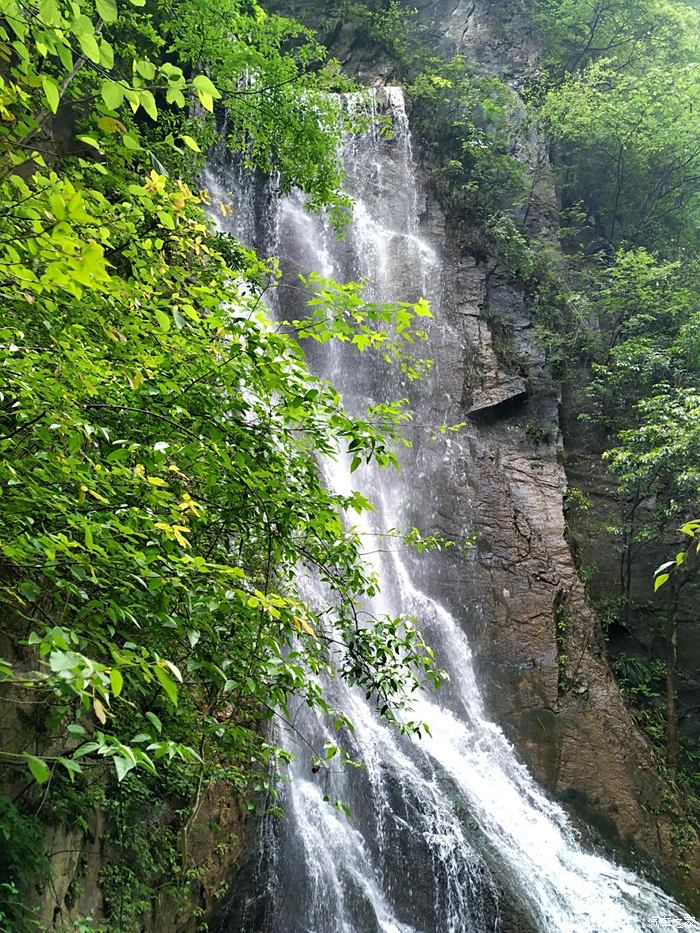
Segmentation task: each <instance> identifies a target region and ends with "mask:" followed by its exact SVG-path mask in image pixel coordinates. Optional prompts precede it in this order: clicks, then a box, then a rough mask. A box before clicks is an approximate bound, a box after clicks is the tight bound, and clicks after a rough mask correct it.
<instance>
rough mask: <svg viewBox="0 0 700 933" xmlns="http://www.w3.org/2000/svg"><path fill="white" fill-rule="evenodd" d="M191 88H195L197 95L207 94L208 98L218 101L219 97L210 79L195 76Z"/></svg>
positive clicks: (203, 76) (205, 76)
mask: <svg viewBox="0 0 700 933" xmlns="http://www.w3.org/2000/svg"><path fill="white" fill-rule="evenodd" d="M192 86H193V87H194V88H196V90H197V92H198V93H200V92H201V93H204V94H207V95H208V96H209V97H213V98H214V100H218V99H219V98H220V97H221V94H220V92H219V91H218V90H217V88H216V85H215V84H213V83H212V81H211V78H208V77H207V75H197V76H196V77H195V78H194V79H193V80H192Z"/></svg>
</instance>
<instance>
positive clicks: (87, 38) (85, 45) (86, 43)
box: [78, 33, 100, 65]
mask: <svg viewBox="0 0 700 933" xmlns="http://www.w3.org/2000/svg"><path fill="white" fill-rule="evenodd" d="M78 42H79V43H80V48H81V49H82V52H83V55H85V57H86V58H89V59H90V61H91V62H94V63H95V64H96V65H99V63H100V47H99V45H98V44H97V39H96V38H95V37H94V36H93V35H91V34H90V33H83V34H82V35H80V36H78Z"/></svg>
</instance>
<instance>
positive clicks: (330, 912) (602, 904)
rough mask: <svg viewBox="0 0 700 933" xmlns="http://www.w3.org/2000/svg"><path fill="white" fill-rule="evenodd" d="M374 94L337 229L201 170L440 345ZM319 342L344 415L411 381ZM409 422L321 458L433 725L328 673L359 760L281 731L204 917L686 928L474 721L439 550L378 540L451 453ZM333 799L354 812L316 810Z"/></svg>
mask: <svg viewBox="0 0 700 933" xmlns="http://www.w3.org/2000/svg"><path fill="white" fill-rule="evenodd" d="M370 102H371V106H372V107H373V108H375V109H382V110H383V111H384V112H388V113H389V114H390V115H391V117H392V119H393V125H394V135H393V138H391V139H387V138H385V137H384V136H382V135H380V134H379V133H377V132H376V131H372V130H370V131H368V132H367V133H366V134H365V135H363V136H362V137H360V138H353V139H350V140H348V141H347V143H346V144H345V146H344V149H343V153H342V155H343V159H344V163H345V166H346V172H347V181H346V185H347V190H348V192H349V193H350V194H351V195H352V197H353V198H354V202H355V207H354V220H353V224H352V226H351V228H350V229H349V230H348V233H347V237H346V239H345V240H344V241H342V242H341V241H338V240H337V238H336V237H335V236H334V234H333V232H332V231H331V230H330V229H329V227H328V225H327V224H326V223H325V222H324V221H323V219H322V218H320V217H318V216H314V215H311V214H309V213H308V212H307V211H306V210H305V209H304V202H303V199H302V198H301V197H300V196H299V195H290V196H287V197H284V198H280V199H275V198H274V197H273V196H272V195H271V193H270V192H269V191H268V192H267V194H262V195H261V193H260V190H258V191H257V192H256V193H255V194H254V193H253V190H252V188H251V187H250V184H249V183H248V182H247V181H246V179H245V177H244V176H242V175H239V174H237V173H236V172H235V171H234V170H233V169H231V168H227V167H226V166H225V165H224V166H221V165H220V166H218V168H216V167H214V166H211V167H210V169H209V172H208V178H207V185H208V187H209V188H210V190H211V192H212V194H213V195H214V198H215V199H216V198H220V199H221V200H223V201H233V203H234V212H235V211H238V214H237V215H236V216H234V219H233V220H227V219H226V218H220V222H221V224H222V226H227V227H228V229H230V230H232V231H233V232H235V233H236V234H237V235H239V236H241V237H244V238H246V239H247V240H249V241H251V240H252V239H253V238H257V240H258V243H257V245H258V246H259V247H261V246H262V247H264V249H265V250H266V251H267V252H269V253H271V254H272V253H274V254H275V255H278V256H279V257H280V259H281V260H282V262H283V264H284V266H285V268H286V269H288V270H291V272H292V274H293V273H294V272H296V271H301V272H304V273H306V272H309V271H311V270H316V271H319V272H321V273H322V274H325V275H332V276H334V277H335V278H337V279H340V280H349V279H354V280H357V279H358V278H366V279H367V280H368V283H369V289H370V293H371V297H372V298H373V299H377V300H394V299H398V298H403V299H406V300H415V299H417V298H418V297H419V296H420V295H425V296H426V297H427V298H428V299H429V300H430V301H431V303H432V308H433V315H434V324H433V333H432V335H431V339H433V340H437V341H439V340H442V341H447V340H449V339H451V336H452V337H453V336H454V335H451V334H450V331H449V327H448V325H447V324H443V323H442V315H441V307H440V296H441V258H440V254H439V244H432V243H431V242H430V241H429V237H426V236H424V235H422V234H421V231H420V224H419V220H420V214H421V193H420V186H419V184H418V182H417V179H416V170H415V165H414V160H413V154H412V150H411V138H410V133H409V127H408V120H407V117H406V111H405V108H404V102H403V97H402V93H401V91H400V90H399V89H397V88H384V89H381V90H377V91H373V92H371V93H370ZM363 105H364V104H363V103H362V102H361V101H360V99H356V98H350V99H349V101H348V106H351V107H353V106H363ZM246 186H248V187H246ZM246 205H247V207H246ZM251 205H256V210H257V217H256V218H255V219H252V218H251V213H250V211H251V210H252V208H251ZM280 295H281V297H276V298H275V299H273V300H274V301H275V302H276V303H277V305H278V307H277V308H273V310H274V311H275V312H276V313H280V314H284V313H285V311H286V310H289V308H285V303H287V302H291V301H294V300H296V299H295V298H289V295H288V294H286V293H285V291H284V289H282V290H281V292H280ZM290 307H291V306H290ZM324 352H325V353H326V355H325V356H321V355H320V351H319V350H316V351H315V353H314V357H313V364H314V366H315V367H316V368H317V369H318V371H319V374H320V375H322V376H324V377H327V378H330V379H332V380H333V382H334V383H335V385H336V386H337V387H338V388H339V389H340V391H341V392H342V393H343V397H344V400H345V402H346V404H347V405H348V406H349V407H350V408H351V409H352V408H353V407H354V405H355V404H356V403H357V404H361V403H364V404H366V403H367V401H368V400H369V401H370V402H374V401H380V400H385V399H386V397H392V396H393V397H397V396H405V395H407V394H409V393H410V391H411V389H410V387H409V386H408V385H405V384H403V381H402V380H403V377H402V376H401V374H400V373H399V374H394V375H390V374H389V373H388V372H387V370H385V369H383V368H375V369H373V364H370V363H369V362H368V361H367V360H365V359H364V358H358V356H357V355H356V354H353V353H352V351H349V350H348V351H345V350H344V349H340V350H339V349H335V350H333V351H330V352H328V351H327V350H326V349H325V348H324ZM428 355H429V351H428ZM428 379H429V385H428V388H427V389H426V390H425V391H426V392H427V393H428V394H431V396H432V399H433V401H432V402H431V406H427V407H426V417H427V416H428V414H430V413H431V412H432V416H433V418H434V417H435V412H436V410H437V409H439V405H440V391H441V390H440V384H439V372H438V373H437V374H435V373H434V374H433V375H432V376H431V377H428ZM418 391H419V392H421V391H423V390H422V389H421V387H419V389H418ZM436 400H437V401H436ZM445 406H447V401H445ZM428 408H429V409H430V411H428ZM415 433H416V438H415V448H414V450H412V451H411V452H410V453H409V454H408V456H407V457H406V463H405V464H404V468H403V470H402V471H401V472H400V473H399V474H396V473H395V472H392V473H388V472H386V471H376V470H371V471H368V470H366V469H365V468H362V469H361V470H359V471H357V473H354V474H353V475H352V478H351V477H350V473H349V469H348V464H347V462H346V460H345V458H344V457H343V456H342V455H341V456H339V457H338V459H337V460H335V461H328V462H326V463H325V464H324V469H325V471H326V478H327V482H328V483H329V484H330V485H331V486H332V487H334V488H335V489H337V490H339V491H348V490H349V489H351V488H353V486H354V487H359V488H361V489H363V491H364V492H365V494H371V495H370V497H371V499H372V501H373V504H374V506H375V511H374V512H373V513H372V519H371V520H370V519H367V518H363V519H362V524H361V525H360V527H359V530H360V531H361V532H362V533H363V535H364V537H363V540H364V542H365V544H366V550H367V552H368V553H367V559H368V560H369V561H371V562H372V563H373V565H374V567H375V569H376V571H377V573H378V574H379V577H380V579H381V582H382V591H381V594H380V596H379V597H377V599H378V603H377V604H376V605H374V606H373V607H372V609H373V610H374V611H375V612H390V613H392V614H394V615H396V614H399V613H409V614H413V615H415V617H416V618H417V619H418V622H419V625H420V627H421V630H422V631H423V633H424V635H425V636H426V640H427V641H428V642H429V643H430V644H431V645H432V646H433V647H434V649H435V651H436V660H437V663H438V664H439V666H441V667H442V668H444V669H445V670H446V671H447V673H448V675H449V681H448V683H447V684H446V685H445V686H444V688H443V689H441V690H439V691H435V692H425V693H423V694H422V695H421V696H420V697H419V698H418V699H417V701H416V702H415V704H414V708H413V711H412V713H411V718H414V719H420V720H424V721H425V722H427V723H429V725H430V731H431V734H430V735H428V736H424V737H423V738H422V739H418V738H408V737H406V736H402V735H400V734H399V733H398V731H397V730H395V729H392V728H391V727H389V726H388V725H387V724H386V723H384V722H383V721H382V720H380V719H379V718H378V716H377V715H376V714H375V713H374V711H373V710H372V709H371V707H370V705H369V704H368V703H367V702H366V701H365V698H364V695H363V694H362V693H361V692H359V691H358V690H357V689H349V688H347V687H346V686H345V685H343V684H342V683H340V682H336V681H332V682H331V683H329V684H328V691H329V693H330V698H331V702H332V703H333V704H334V705H335V706H337V707H340V708H342V709H343V710H344V711H345V712H346V713H347V715H348V716H349V718H350V719H351V721H352V722H353V723H354V726H355V729H354V732H353V733H352V734H350V735H348V736H346V737H345V738H344V740H343V742H342V743H341V744H345V746H346V747H347V748H348V749H349V752H350V754H351V756H353V757H354V758H355V759H356V760H358V761H360V762H361V763H362V764H363V766H364V767H363V768H361V769H355V768H342V767H340V766H337V767H334V760H333V759H331V761H330V762H329V763H328V766H327V767H325V766H324V767H322V768H321V769H320V770H319V771H318V772H316V773H314V771H312V759H311V754H310V752H309V750H308V748H307V747H306V746H305V745H304V744H303V743H302V742H300V741H299V740H298V739H297V738H296V737H295V735H293V734H290V735H286V736H285V737H284V740H285V744H286V745H287V747H290V748H291V749H292V750H293V751H294V752H295V753H296V758H295V761H294V762H293V764H292V765H291V767H290V773H289V778H290V780H289V781H288V782H285V783H283V784H282V786H281V787H280V788H279V793H280V799H281V800H280V802H281V804H282V806H283V808H284V810H285V815H284V817H283V818H279V819H278V818H270V819H267V820H264V821H263V824H262V829H261V838H260V846H261V850H260V859H259V866H258V868H259V870H258V873H257V878H256V881H255V883H254V884H253V888H256V886H257V888H256V890H253V891H251V892H249V893H250V897H249V898H248V901H247V903H246V904H244V907H243V911H242V913H240V912H239V913H238V915H237V917H236V920H235V921H234V920H230V921H228V922H224V924H223V925H222V927H221V928H220V929H221V930H222V931H230V933H233V931H234V930H243V931H245V933H253V931H262V930H264V931H266V933H336V931H338V933H340V931H343V933H375V931H382V933H437V931H440V933H443V931H445V933H449V931H451V933H458V931H475V933H486V931H502V933H508V931H509V930H512V929H513V926H512V925H511V926H506V925H505V922H504V919H503V917H504V901H505V900H506V899H507V901H508V905H509V910H510V911H511V912H512V911H513V910H515V912H516V915H517V916H518V918H522V919H519V920H518V921H517V922H518V924H522V926H521V927H520V928H521V929H523V930H538V931H551V933H555V931H556V933H584V931H585V933H633V931H647V930H648V931H658V930H660V929H661V930H663V929H669V930H693V931H700V925H699V924H697V923H696V922H695V921H694V920H693V919H692V918H690V917H689V916H688V915H687V914H686V913H685V912H684V911H683V910H682V909H681V908H680V907H679V906H678V905H677V904H676V903H675V902H674V901H673V900H672V899H671V898H669V897H668V896H667V895H665V894H664V893H663V892H662V891H661V890H659V889H658V888H657V887H655V886H654V885H652V884H651V883H649V882H647V881H645V880H643V879H642V878H640V877H638V876H636V875H635V874H633V873H632V872H630V871H628V870H626V869H624V868H622V867H620V866H619V865H616V864H614V863H613V862H611V861H609V860H608V859H606V858H604V857H603V856H601V855H599V854H596V853H594V852H592V851H587V850H586V849H585V847H583V846H582V845H581V844H580V842H579V840H578V838H577V833H576V832H575V830H574V829H573V827H572V826H571V824H570V821H569V819H568V817H567V816H566V814H565V813H564V811H563V810H562V809H561V808H560V807H559V806H558V805H557V804H556V803H555V802H553V801H552V800H551V799H550V798H549V797H548V796H547V795H546V794H545V793H544V792H543V791H542V790H541V789H540V788H539V787H538V786H537V784H536V783H535V782H534V780H533V779H532V777H531V776H530V774H529V773H528V771H527V769H526V768H525V767H524V765H523V764H522V763H520V762H519V760H518V758H517V755H516V753H515V751H514V749H513V748H512V746H511V745H510V744H509V742H508V741H507V740H506V738H505V736H504V735H503V733H502V732H501V730H500V729H499V728H498V726H497V725H495V724H494V723H493V722H490V721H489V719H488V717H487V715H486V712H485V709H484V705H483V702H482V698H481V694H480V691H479V687H478V684H477V681H476V678H475V674H474V667H473V663H472V656H471V651H470V647H469V644H468V641H467V637H466V635H465V625H464V620H463V619H461V618H459V610H458V609H454V607H450V608H448V607H447V606H446V605H445V604H443V603H442V602H441V601H440V599H439V598H438V595H439V594H438V590H437V588H436V587H435V586H434V585H433V583H432V581H433V580H434V579H437V578H438V576H439V561H440V556H439V555H433V556H431V555H428V556H427V557H425V558H424V556H422V557H421V559H420V567H419V563H418V562H417V561H416V560H415V559H414V558H412V557H410V556H408V555H407V554H406V553H404V551H403V550H402V549H401V547H400V543H399V542H398V541H397V540H395V539H383V538H381V537H380V536H379V537H378V534H379V532H381V530H382V529H387V528H398V529H406V528H410V527H411V526H412V525H414V524H416V525H419V526H422V527H424V528H426V529H428V530H430V529H431V528H432V525H433V520H432V510H433V503H434V499H433V493H432V486H431V484H432V477H433V476H434V475H435V471H436V469H437V467H438V466H439V463H438V462H436V461H439V459H440V458H445V457H449V456H450V447H449V444H450V442H449V440H446V441H443V442H442V446H440V447H439V448H437V447H435V446H434V445H432V442H431V436H430V432H421V431H416V432H415ZM368 490H369V493H368ZM301 573H303V571H302V570H300V574H301ZM303 586H305V587H306V588H307V589H308V591H309V593H310V594H311V598H313V591H314V587H315V586H316V583H315V581H314V580H313V579H312V578H309V579H308V580H305V581H304V582H303ZM467 596H468V594H466V595H465V598H466V597H467ZM296 715H297V718H296V726H297V727H298V729H299V731H300V732H301V733H303V734H305V735H306V736H307V737H308V738H309V740H310V742H311V743H312V744H313V745H314V746H315V747H317V748H320V747H322V746H323V744H324V742H331V743H335V742H337V741H338V739H337V734H336V733H335V730H334V729H333V726H332V724H331V723H325V722H323V721H320V720H319V719H317V718H316V717H315V716H314V715H312V714H311V713H309V711H308V710H306V709H305V708H303V707H301V708H300V709H299V710H298V711H297V714H296ZM324 798H329V800H330V801H331V803H328V802H325V801H324ZM336 799H339V800H341V801H342V802H343V803H344V804H346V805H347V806H348V807H349V809H350V811H351V814H352V815H351V817H348V816H346V814H345V813H344V812H343V811H342V809H341V810H337V809H335V808H334V807H333V806H332V802H333V801H335V800H336ZM514 905H515V906H514Z"/></svg>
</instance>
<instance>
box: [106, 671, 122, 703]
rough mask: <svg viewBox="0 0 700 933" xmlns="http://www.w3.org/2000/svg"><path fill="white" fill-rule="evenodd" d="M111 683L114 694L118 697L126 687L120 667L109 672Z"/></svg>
mask: <svg viewBox="0 0 700 933" xmlns="http://www.w3.org/2000/svg"><path fill="white" fill-rule="evenodd" d="M109 682H110V684H111V685H112V693H113V694H114V695H115V697H118V696H119V694H120V693H121V692H122V687H123V686H124V677H123V676H122V672H121V671H120V670H119V668H118V667H113V668H112V670H111V671H110V672H109Z"/></svg>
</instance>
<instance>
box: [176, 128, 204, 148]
mask: <svg viewBox="0 0 700 933" xmlns="http://www.w3.org/2000/svg"><path fill="white" fill-rule="evenodd" d="M180 139H181V140H182V141H183V142H184V144H185V145H186V146H188V147H189V148H190V149H192V150H193V151H194V152H201V151H202V150H201V149H200V148H199V144H198V142H197V140H196V139H192V137H191V136H186V135H185V134H184V133H183V134H182V136H180Z"/></svg>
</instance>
